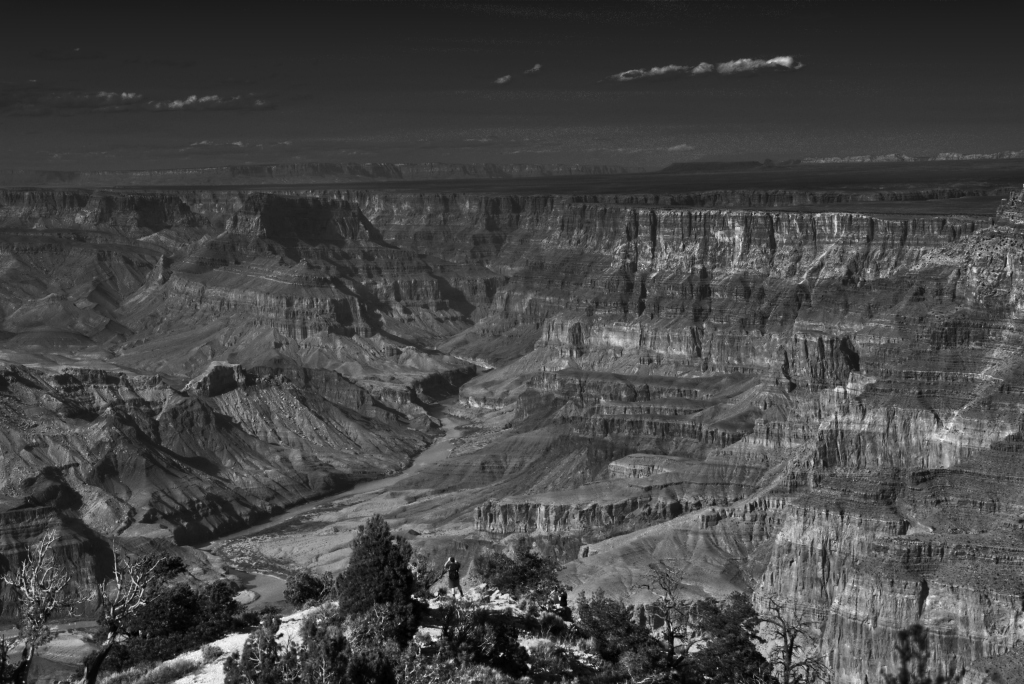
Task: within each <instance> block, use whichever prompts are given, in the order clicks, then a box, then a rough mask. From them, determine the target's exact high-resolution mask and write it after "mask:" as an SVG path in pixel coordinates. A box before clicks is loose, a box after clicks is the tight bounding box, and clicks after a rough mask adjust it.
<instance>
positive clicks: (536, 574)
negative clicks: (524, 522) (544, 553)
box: [473, 537, 562, 598]
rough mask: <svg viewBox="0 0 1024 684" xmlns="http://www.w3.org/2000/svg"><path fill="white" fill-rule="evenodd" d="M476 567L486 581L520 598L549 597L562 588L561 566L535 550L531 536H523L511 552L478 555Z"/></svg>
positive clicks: (491, 552)
mask: <svg viewBox="0 0 1024 684" xmlns="http://www.w3.org/2000/svg"><path fill="white" fill-rule="evenodd" d="M473 567H474V568H475V569H476V572H477V574H479V575H480V577H481V578H482V579H483V580H484V581H485V582H487V584H489V585H491V586H493V587H495V588H496V589H498V590H500V591H503V592H505V593H508V594H511V595H512V596H515V597H517V598H518V597H522V596H531V597H540V596H546V595H548V594H550V593H552V592H557V591H561V590H562V585H561V584H559V582H558V573H559V571H560V570H561V569H562V568H561V565H560V564H559V563H558V562H557V561H554V560H551V559H548V558H543V557H541V556H539V555H537V554H536V553H534V552H533V550H532V549H531V548H530V539H529V537H520V538H519V539H518V540H517V541H516V543H515V545H514V546H513V548H512V553H511V555H508V554H504V553H500V552H498V551H490V552H484V553H482V554H480V555H478V556H477V557H476V559H475V560H474V562H473Z"/></svg>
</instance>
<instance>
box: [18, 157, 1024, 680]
mask: <svg viewBox="0 0 1024 684" xmlns="http://www.w3.org/2000/svg"><path fill="white" fill-rule="evenodd" d="M629 171H630V170H629V169H625V168H611V167H609V168H573V167H566V168H554V169H539V168H538V169H534V168H525V167H524V168H499V167H493V168H483V167H480V168H477V167H459V168H454V167H445V168H440V167H437V166H432V167H422V168H421V167H410V168H404V169H392V168H388V169H383V168H382V169H374V168H370V167H359V168H356V167H354V166H353V167H350V168H343V167H331V168H322V167H301V168H298V167H296V168H287V169H277V170H274V169H269V170H268V169H267V168H264V169H263V170H262V171H258V172H257V171H249V172H245V173H241V172H238V171H237V170H236V171H232V170H230V169H228V170H225V169H211V170H204V174H203V175H202V177H201V178H199V179H198V180H197V179H196V177H193V176H189V175H188V174H185V173H181V172H166V173H161V172H146V173H145V174H140V175H133V174H131V173H129V172H125V173H120V174H115V173H108V174H94V175H91V176H90V175H88V174H77V175H76V174H63V175H62V174H49V175H47V174H38V173H37V174H21V175H18V174H10V175H9V176H7V177H6V178H4V177H0V183H3V184H4V185H5V186H6V187H5V188H4V189H2V190H0V467H2V469H3V470H2V473H3V476H2V478H0V484H2V491H0V533H2V534H0V545H2V551H3V554H4V557H5V558H6V559H13V558H17V557H18V555H19V554H22V553H24V549H25V548H26V547H27V545H28V544H29V543H31V541H32V540H33V539H35V538H37V537H38V536H39V535H40V534H41V533H42V531H43V530H45V529H47V528H51V527H58V528H59V529H60V530H61V542H60V547H59V556H60V558H61V561H62V562H63V563H65V565H66V566H67V567H68V568H70V569H72V571H73V573H74V575H75V578H76V581H78V582H79V583H81V584H82V585H83V586H94V585H95V583H96V582H97V581H98V578H102V577H104V576H105V574H107V573H109V571H110V549H111V546H116V547H118V548H126V549H129V550H132V551H135V552H147V551H153V550H157V551H162V552H163V551H168V550H170V551H174V552H176V553H180V554H182V555H184V556H185V557H186V558H188V559H189V561H190V562H191V563H193V564H194V565H196V566H197V567H202V568H205V569H206V570H208V571H209V572H211V573H216V572H226V573H234V574H235V575H236V576H238V577H241V578H243V579H245V580H246V581H247V582H248V583H249V585H250V588H251V589H252V590H253V591H255V592H256V593H258V594H260V598H259V599H258V600H260V601H264V602H274V601H275V600H278V598H279V596H280V592H281V588H282V582H283V578H285V577H286V576H287V575H288V574H289V573H291V572H294V571H296V570H297V569H301V568H311V569H315V570H318V571H320V570H333V571H336V570H338V569H340V568H342V567H344V565H345V563H346V561H347V557H348V553H349V548H348V544H349V542H350V541H351V540H352V538H353V536H354V534H355V530H356V528H357V527H358V525H360V524H361V523H362V522H364V521H365V519H366V518H367V517H369V516H370V515H372V514H374V513H381V514H383V515H384V516H385V517H386V518H387V519H388V521H389V522H390V524H391V525H392V527H393V528H394V529H396V530H397V531H399V532H400V533H403V534H404V535H406V536H407V537H408V539H409V540H410V541H411V542H412V544H413V546H414V547H416V548H417V549H420V550H422V551H424V552H426V553H429V554H433V555H435V556H438V557H440V556H447V555H457V556H460V557H462V558H466V559H467V560H468V559H470V558H472V556H473V555H474V554H475V553H476V552H477V550H479V549H481V548H484V547H487V546H491V545H499V544H501V542H502V540H503V539H506V538H508V537H509V536H510V535H514V534H522V533H527V534H530V535H534V536H535V537H536V539H537V543H538V546H539V547H541V548H543V549H545V550H546V551H547V553H549V554H551V555H554V556H557V557H558V558H559V559H560V560H562V561H563V562H565V564H566V565H565V570H564V573H563V579H564V581H565V582H567V583H568V584H569V585H571V586H572V587H573V592H574V593H578V592H581V591H586V592H592V591H593V590H595V589H597V588H603V589H604V590H605V591H607V592H609V593H610V594H612V595H615V596H629V597H631V599H635V600H641V599H642V598H643V596H641V595H638V594H636V593H635V592H634V593H630V592H629V588H630V587H631V586H632V584H633V583H634V581H635V579H636V573H638V572H641V571H642V569H643V568H645V567H647V564H648V563H650V562H652V561H655V560H671V561H672V562H673V563H675V564H677V565H678V566H680V567H684V568H686V573H687V581H688V584H687V590H688V592H690V593H691V594H692V595H693V596H694V597H704V596H713V597H723V596H726V595H727V594H729V593H730V592H732V591H741V592H745V593H749V594H751V595H752V596H753V600H754V603H755V605H760V604H763V603H764V602H765V601H767V600H769V598H771V599H775V600H778V601H781V602H783V603H784V604H786V605H789V606H793V607H800V608H801V609H806V610H809V611H812V612H813V613H814V614H815V615H816V616H817V617H818V618H819V620H820V623H821V626H822V630H823V638H824V642H825V644H826V645H827V648H828V653H829V660H830V664H831V666H832V668H833V669H834V671H835V672H836V674H837V681H843V682H851V683H852V682H854V681H857V682H860V681H863V677H864V675H870V676H872V677H874V676H876V675H877V673H878V672H879V670H880V668H881V667H882V666H883V665H884V664H885V663H887V662H889V659H890V658H891V643H892V641H893V635H894V634H895V633H896V631H898V630H899V629H901V628H903V627H906V626H907V625H910V624H913V623H918V622H919V623H921V624H923V625H925V626H926V627H927V628H928V629H929V630H930V632H931V633H932V634H933V648H934V650H935V653H936V657H937V658H939V659H940V660H941V661H942V662H957V663H962V664H970V663H972V662H976V663H984V668H985V669H987V670H990V671H997V672H998V671H1000V669H1001V668H1008V667H1011V666H1012V663H1014V662H1017V659H1018V658H1019V657H1020V654H1019V652H1018V651H1019V649H1018V648H1017V647H1016V644H1017V642H1018V641H1019V640H1020V639H1021V637H1022V633H1021V632H1022V630H1024V614H1022V607H1021V599H1020V597H1021V596H1022V595H1024V576H1022V572H1021V570H1022V568H1021V566H1022V564H1024V493H1022V488H1021V477H1022V469H1021V465H1020V461H1019V459H1020V455H1021V453H1022V448H1024V447H1022V445H1024V436H1022V432H1021V431H1022V429H1024V426H1022V424H1021V415H1022V402H1024V398H1022V397H1024V354H1022V353H1021V348H1022V343H1024V314H1022V312H1021V301H1022V299H1021V297H1022V292H1024V290H1022V278H1021V277H1019V276H1020V274H1021V273H1024V234H1022V231H1024V195H1022V193H1021V191H1020V188H1021V183H1022V182H1024V161H1022V160H1018V159H983V160H959V161H922V162H894V163H861V164H858V163H836V164H827V163H826V164H791V165H783V164H768V163H751V164H719V165H714V164H710V165H708V164H694V165H678V166H674V167H670V168H668V169H665V170H664V171H662V172H658V173H631V172H629ZM253 177H256V179H257V180H253ZM7 562H8V563H10V560H8V561H7ZM0 570H6V568H0ZM4 591H6V589H5V590H4ZM5 605H8V604H7V603H6V602H5ZM979 667H980V665H979Z"/></svg>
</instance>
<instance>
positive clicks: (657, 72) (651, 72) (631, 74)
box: [612, 64, 690, 81]
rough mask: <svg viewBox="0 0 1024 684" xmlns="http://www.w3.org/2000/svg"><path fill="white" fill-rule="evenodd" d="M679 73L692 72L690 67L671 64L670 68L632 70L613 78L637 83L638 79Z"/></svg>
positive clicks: (615, 75)
mask: <svg viewBox="0 0 1024 684" xmlns="http://www.w3.org/2000/svg"><path fill="white" fill-rule="evenodd" d="M677 71H690V67H687V66H679V65H678V64H669V65H668V66H663V67H651V68H650V69H630V70H628V71H623V72H621V73H618V74H614V75H612V78H613V79H614V80H616V81H635V80H637V79H638V78H650V77H651V76H664V75H665V74H673V73H675V72H677Z"/></svg>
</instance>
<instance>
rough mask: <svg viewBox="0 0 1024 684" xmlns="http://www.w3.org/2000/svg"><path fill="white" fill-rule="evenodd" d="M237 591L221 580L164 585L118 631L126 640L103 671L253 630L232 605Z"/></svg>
mask: <svg viewBox="0 0 1024 684" xmlns="http://www.w3.org/2000/svg"><path fill="white" fill-rule="evenodd" d="M238 590H239V587H238V585H237V584H236V583H234V582H228V581H225V580H221V581H218V582H213V583H210V584H207V585H205V586H203V587H200V588H199V589H198V590H196V589H193V588H192V587H190V586H188V585H184V584H178V585H170V586H165V587H162V588H161V589H159V590H158V591H157V592H156V593H155V594H154V596H153V597H152V598H151V599H150V600H149V602H148V603H147V604H146V605H145V606H143V607H141V608H139V609H138V610H137V611H136V612H135V613H133V614H132V615H131V616H130V617H129V618H128V619H127V620H126V622H125V624H124V626H123V630H122V633H124V634H128V635H130V636H129V637H128V638H127V639H125V640H124V641H122V642H118V643H117V644H115V645H114V646H113V647H112V648H111V649H110V653H109V654H108V655H107V658H106V660H104V663H103V667H104V669H105V670H123V669H126V668H129V667H131V666H133V665H138V664H140V663H146V662H158V661H161V660H169V659H171V658H173V657H175V656H177V655H179V654H181V653H184V652H185V651H190V650H192V649H194V648H199V647H200V646H201V645H202V644H205V643H208V642H210V641H216V640H217V639H220V638H221V637H223V636H225V635H226V634H229V633H231V632H235V631H238V630H240V629H245V628H247V627H249V626H251V625H252V623H253V619H252V617H251V616H250V615H249V614H247V613H246V612H245V611H244V610H243V609H242V606H241V605H239V603H238V602H237V601H235V595H236V594H237V593H238Z"/></svg>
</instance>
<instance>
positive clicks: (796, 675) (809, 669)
mask: <svg viewBox="0 0 1024 684" xmlns="http://www.w3.org/2000/svg"><path fill="white" fill-rule="evenodd" d="M761 621H762V623H763V624H764V625H766V630H765V632H766V633H767V636H768V639H770V640H773V641H775V642H776V643H775V645H774V646H772V649H771V651H770V652H769V654H768V662H770V663H771V664H772V666H773V667H774V668H775V670H776V671H777V672H778V673H779V675H778V680H779V683H780V684H813V683H814V682H827V681H831V679H832V671H831V670H830V669H829V667H828V665H827V664H826V662H825V656H824V655H823V654H822V653H821V651H820V650H819V649H818V648H817V646H816V645H815V642H816V641H817V639H816V638H815V637H816V632H817V624H816V622H815V621H814V620H812V619H810V618H809V617H808V616H807V615H806V613H804V612H802V611H800V612H797V613H795V614H790V613H789V612H788V611H787V610H786V607H785V606H784V605H782V604H781V603H779V602H778V601H777V600H775V597H769V599H768V608H767V611H766V612H765V613H764V614H762V615H761Z"/></svg>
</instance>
